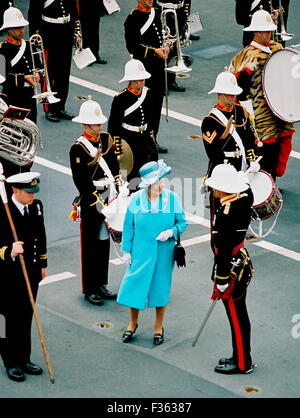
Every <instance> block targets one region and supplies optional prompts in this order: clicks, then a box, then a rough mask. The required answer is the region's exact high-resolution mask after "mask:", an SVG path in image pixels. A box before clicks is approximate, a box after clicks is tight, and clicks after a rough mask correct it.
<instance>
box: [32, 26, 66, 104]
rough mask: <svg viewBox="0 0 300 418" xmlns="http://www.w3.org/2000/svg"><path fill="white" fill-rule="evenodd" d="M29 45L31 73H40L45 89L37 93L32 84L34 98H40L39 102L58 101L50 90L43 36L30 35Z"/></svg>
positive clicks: (50, 102) (49, 102) (35, 87)
mask: <svg viewBox="0 0 300 418" xmlns="http://www.w3.org/2000/svg"><path fill="white" fill-rule="evenodd" d="M29 46H30V53H31V58H32V63H33V73H36V72H38V73H41V74H42V75H43V77H44V79H45V82H46V89H47V91H44V92H42V93H38V91H37V86H36V85H35V86H34V96H32V97H33V98H34V99H40V103H43V104H45V103H47V104H52V103H57V102H59V101H60V99H59V98H58V97H54V94H56V93H54V92H52V91H51V86H50V81H49V76H48V71H47V64H46V58H45V51H44V43H43V38H42V37H41V35H39V34H35V35H32V36H31V37H30V38H29Z"/></svg>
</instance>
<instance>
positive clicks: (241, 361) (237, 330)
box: [228, 297, 245, 370]
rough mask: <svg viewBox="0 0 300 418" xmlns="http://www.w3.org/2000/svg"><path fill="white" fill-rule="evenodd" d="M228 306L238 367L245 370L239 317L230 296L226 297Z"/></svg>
mask: <svg viewBox="0 0 300 418" xmlns="http://www.w3.org/2000/svg"><path fill="white" fill-rule="evenodd" d="M228 308H229V312H230V316H231V320H232V325H233V328H234V336H235V340H236V348H237V358H238V364H237V366H238V368H239V369H241V370H245V356H244V345H243V338H242V333H241V328H240V324H239V319H238V316H237V314H236V310H235V306H234V301H233V298H232V297H230V298H229V299H228Z"/></svg>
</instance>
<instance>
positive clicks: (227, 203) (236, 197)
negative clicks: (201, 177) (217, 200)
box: [221, 193, 248, 215]
mask: <svg viewBox="0 0 300 418" xmlns="http://www.w3.org/2000/svg"><path fill="white" fill-rule="evenodd" d="M247 196H248V195H247V193H242V194H235V193H234V194H230V195H228V196H225V197H223V198H222V199H221V205H222V206H225V208H224V211H223V213H224V215H228V213H229V211H230V206H231V203H232V202H235V201H236V200H239V199H241V198H242V197H247Z"/></svg>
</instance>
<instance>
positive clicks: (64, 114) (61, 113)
mask: <svg viewBox="0 0 300 418" xmlns="http://www.w3.org/2000/svg"><path fill="white" fill-rule="evenodd" d="M57 116H58V117H59V118H60V119H66V120H72V119H73V118H75V115H72V113H69V112H67V111H66V110H60V111H59V112H57Z"/></svg>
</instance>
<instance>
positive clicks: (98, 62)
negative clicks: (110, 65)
mask: <svg viewBox="0 0 300 418" xmlns="http://www.w3.org/2000/svg"><path fill="white" fill-rule="evenodd" d="M95 62H96V63H97V64H107V60H106V59H105V58H101V57H99V55H98V56H97V57H96V61H95Z"/></svg>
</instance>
